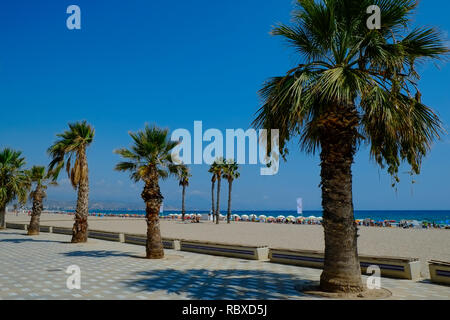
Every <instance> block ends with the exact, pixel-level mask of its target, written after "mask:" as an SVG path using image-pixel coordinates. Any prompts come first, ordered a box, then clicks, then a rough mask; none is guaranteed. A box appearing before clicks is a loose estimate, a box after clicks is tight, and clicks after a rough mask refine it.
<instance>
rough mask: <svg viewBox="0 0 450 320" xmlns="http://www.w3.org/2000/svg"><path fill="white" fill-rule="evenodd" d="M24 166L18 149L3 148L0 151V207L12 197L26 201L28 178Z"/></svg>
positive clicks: (28, 185)
mask: <svg viewBox="0 0 450 320" xmlns="http://www.w3.org/2000/svg"><path fill="white" fill-rule="evenodd" d="M24 166H25V158H23V157H22V153H21V152H20V151H15V150H12V149H9V148H5V149H3V150H2V151H1V152H0V207H5V206H6V205H7V204H8V203H9V202H11V201H13V200H14V199H17V200H18V201H19V202H20V203H21V204H25V203H26V201H27V195H28V191H29V189H30V180H29V178H28V176H27V174H26V172H25V170H24V169H23V167H24Z"/></svg>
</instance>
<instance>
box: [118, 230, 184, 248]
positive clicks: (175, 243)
mask: <svg viewBox="0 0 450 320" xmlns="http://www.w3.org/2000/svg"><path fill="white" fill-rule="evenodd" d="M124 242H125V243H132V244H138V245H142V246H145V244H146V243H147V236H146V235H143V234H129V233H125V234H124ZM162 242H163V246H164V249H172V250H178V251H179V250H180V241H179V240H176V239H169V238H163V239H162Z"/></svg>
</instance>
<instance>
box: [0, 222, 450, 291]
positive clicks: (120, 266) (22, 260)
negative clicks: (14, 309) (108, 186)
mask: <svg viewBox="0 0 450 320" xmlns="http://www.w3.org/2000/svg"><path fill="white" fill-rule="evenodd" d="M69 241H70V236H65V235H58V234H50V233H41V235H39V236H33V237H30V236H27V235H25V231H21V230H3V231H0V257H1V259H0V299H93V300H97V299H100V300H102V299H133V300H134V299H144V300H145V299H176V300H183V299H194V300H211V299H220V300H222V299H232V300H235V299H239V300H240V299H252V300H253V299H282V300H284V299H318V298H317V297H312V296H308V295H304V294H302V293H300V292H298V291H296V290H295V286H296V285H299V284H305V283H312V282H314V281H317V280H318V279H319V276H320V273H321V270H317V269H310V268H300V267H296V266H287V265H280V264H275V263H268V262H261V261H249V260H241V259H234V258H224V257H216V256H207V255H201V254H195V253H189V252H184V251H172V250H166V251H165V252H166V258H164V259H163V260H146V259H143V256H144V248H143V247H142V246H138V245H131V244H124V243H116V242H109V241H103V240H96V239H89V242H88V243H86V244H70V243H69ZM71 265H77V266H79V267H80V270H81V289H79V290H78V289H73V290H69V289H68V288H67V286H66V281H67V278H68V277H69V276H70V275H69V274H67V273H66V269H67V268H68V267H69V266H71ZM364 279H366V277H364ZM381 281H382V282H381V285H382V287H383V288H385V289H388V290H389V291H391V292H392V294H393V295H392V296H391V297H390V298H389V299H425V300H426V299H447V300H448V299H450V287H448V286H442V285H436V284H431V283H430V282H429V281H426V280H425V281H419V282H413V281H409V280H395V279H387V278H382V279H381Z"/></svg>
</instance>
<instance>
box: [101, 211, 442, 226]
mask: <svg viewBox="0 0 450 320" xmlns="http://www.w3.org/2000/svg"><path fill="white" fill-rule="evenodd" d="M93 212H95V213H104V214H130V215H131V214H138V215H145V212H144V211H109V210H102V211H95V210H94V211H93ZM171 213H176V214H179V213H180V211H170V210H168V211H164V213H162V215H163V216H165V215H169V214H171ZM186 213H187V214H192V213H196V214H205V213H209V211H186ZM221 213H222V214H223V215H226V211H222V212H221ZM233 214H237V215H244V214H247V215H250V214H256V215H258V216H259V215H266V216H274V217H277V216H279V215H283V216H290V215H292V216H295V217H297V216H298V214H297V212H296V211H288V210H273V211H264V210H259V211H250V210H236V211H233ZM303 216H304V217H309V216H316V217H321V216H322V211H304V212H303ZM365 218H370V219H372V220H375V221H384V220H396V221H400V220H417V221H428V222H436V223H439V224H447V225H450V210H442V211H433V210H417V211H408V210H404V211H400V210H376V211H375V210H374V211H369V210H367V211H365V210H355V219H365Z"/></svg>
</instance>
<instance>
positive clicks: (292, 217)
mask: <svg viewBox="0 0 450 320" xmlns="http://www.w3.org/2000/svg"><path fill="white" fill-rule="evenodd" d="M287 219H289V220H295V217H294V216H288V217H287Z"/></svg>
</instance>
